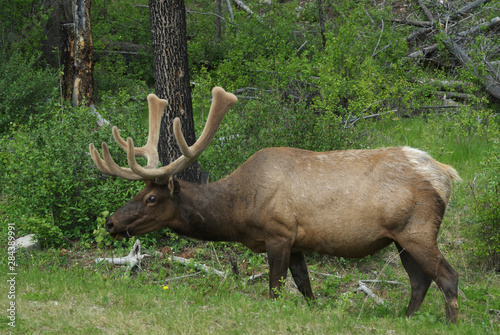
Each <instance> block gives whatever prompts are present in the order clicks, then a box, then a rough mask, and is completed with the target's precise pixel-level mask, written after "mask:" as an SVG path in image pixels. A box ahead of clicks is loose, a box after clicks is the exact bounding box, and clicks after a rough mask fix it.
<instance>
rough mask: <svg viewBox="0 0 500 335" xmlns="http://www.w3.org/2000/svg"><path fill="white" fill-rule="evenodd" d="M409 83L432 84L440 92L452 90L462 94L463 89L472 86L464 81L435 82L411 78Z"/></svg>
mask: <svg viewBox="0 0 500 335" xmlns="http://www.w3.org/2000/svg"><path fill="white" fill-rule="evenodd" d="M411 82H413V83H420V84H426V83H428V84H432V85H433V86H434V87H436V88H437V89H438V90H440V91H443V90H449V89H452V90H453V91H459V92H464V90H465V88H471V87H473V86H474V85H473V84H472V83H468V82H465V81H459V80H437V79H421V78H413V79H412V80H411Z"/></svg>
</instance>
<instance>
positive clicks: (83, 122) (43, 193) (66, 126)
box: [0, 102, 147, 246]
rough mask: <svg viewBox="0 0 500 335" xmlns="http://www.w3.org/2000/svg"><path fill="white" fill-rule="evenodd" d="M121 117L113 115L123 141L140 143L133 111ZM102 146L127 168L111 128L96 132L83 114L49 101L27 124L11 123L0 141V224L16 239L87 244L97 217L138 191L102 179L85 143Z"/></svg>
mask: <svg viewBox="0 0 500 335" xmlns="http://www.w3.org/2000/svg"><path fill="white" fill-rule="evenodd" d="M141 104H143V102H142V103H141ZM101 112H105V111H104V110H101ZM106 114H108V115H109V116H113V113H110V112H108V113H106ZM107 117H108V116H107ZM126 117H127V119H126V120H125V117H124V116H121V115H114V120H113V121H114V122H116V124H120V125H123V127H124V128H125V129H124V130H123V133H124V136H132V137H134V138H135V139H137V141H138V142H140V141H141V140H144V139H145V138H146V134H145V132H146V131H147V127H146V126H145V125H144V122H142V121H141V119H140V118H139V117H138V116H137V115H134V114H131V113H129V114H128V115H126ZM103 141H105V142H107V143H108V144H110V145H111V150H112V152H113V155H114V158H115V160H116V161H117V163H118V164H122V165H125V162H126V157H125V154H124V151H123V150H122V149H121V148H119V147H118V145H116V143H115V142H114V140H112V139H111V129H110V126H104V127H102V128H100V129H99V128H98V127H97V125H96V116H95V114H94V113H92V111H91V110H90V109H88V108H84V107H81V108H77V109H72V108H68V107H66V108H62V107H61V106H60V105H58V103H54V102H49V103H48V104H47V106H46V108H45V109H44V110H43V111H41V114H40V115H39V116H37V117H32V118H30V120H29V121H28V122H27V123H26V124H23V125H17V124H13V125H12V126H11V129H10V133H9V134H7V135H5V136H4V137H2V138H1V139H0V155H1V156H0V167H1V170H0V171H1V176H0V177H1V185H2V194H1V197H0V212H1V213H2V214H3V216H2V217H3V220H5V221H7V222H14V223H15V224H16V228H17V231H18V233H19V234H25V233H36V234H37V235H38V236H39V237H40V240H41V242H42V244H44V245H45V246H51V245H58V244H61V243H64V241H67V239H80V240H84V241H93V238H92V232H93V230H94V228H95V222H96V218H97V216H98V215H99V213H101V212H103V211H104V210H114V209H116V208H118V207H119V206H121V205H122V204H123V203H124V202H125V201H127V200H129V199H130V198H131V197H132V196H133V195H134V194H135V193H136V192H137V191H138V190H139V189H140V188H142V186H143V184H142V183H137V182H135V183H134V182H130V181H125V180H122V179H120V178H110V177H105V176H103V175H102V174H101V173H100V172H99V171H98V170H97V168H95V166H94V164H93V162H92V160H91V158H90V156H89V154H88V145H89V143H91V142H93V143H96V144H100V143H101V142H103ZM144 141H145V140H144Z"/></svg>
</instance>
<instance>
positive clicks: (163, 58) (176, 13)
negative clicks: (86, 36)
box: [149, 0, 201, 182]
mask: <svg viewBox="0 0 500 335" xmlns="http://www.w3.org/2000/svg"><path fill="white" fill-rule="evenodd" d="M149 12H150V20H151V37H152V38H151V39H152V44H153V68H154V77H155V91H156V95H157V96H158V97H159V98H161V99H166V100H167V101H168V105H167V107H166V108H165V113H164V114H163V118H162V122H161V128H160V140H159V143H158V153H159V158H160V162H161V163H162V165H168V164H169V163H171V162H172V161H174V160H175V159H177V158H178V157H179V156H180V155H181V153H180V150H179V147H178V145H177V142H176V140H175V136H174V131H173V127H172V124H173V120H174V118H175V117H178V118H179V119H180V120H181V126H182V131H183V134H184V137H185V138H186V142H187V144H188V145H192V144H193V143H194V142H195V140H196V136H195V132H194V121H193V106H192V102H191V86H190V78H189V71H188V52H187V33H186V7H185V5H184V1H183V0H149ZM200 173H201V170H200V167H199V165H198V162H194V163H193V164H192V165H191V166H190V167H188V168H187V169H186V170H184V171H183V172H181V173H180V174H179V175H178V176H177V177H178V178H179V179H183V180H186V181H191V182H198V180H199V178H200Z"/></svg>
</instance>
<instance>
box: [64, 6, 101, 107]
mask: <svg viewBox="0 0 500 335" xmlns="http://www.w3.org/2000/svg"><path fill="white" fill-rule="evenodd" d="M91 3H92V0H74V1H73V2H72V3H66V5H69V6H72V13H73V23H62V24H61V26H60V32H61V63H62V65H63V66H64V74H63V78H62V95H63V97H64V98H65V99H68V100H70V99H71V100H72V101H73V106H74V107H76V106H79V105H81V104H82V103H83V102H85V104H86V105H87V106H90V105H92V104H93V103H94V71H93V69H94V59H93V53H94V50H93V46H92V29H91V25H90V8H91Z"/></svg>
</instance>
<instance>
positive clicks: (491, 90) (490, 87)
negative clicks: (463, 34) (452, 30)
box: [444, 38, 500, 100]
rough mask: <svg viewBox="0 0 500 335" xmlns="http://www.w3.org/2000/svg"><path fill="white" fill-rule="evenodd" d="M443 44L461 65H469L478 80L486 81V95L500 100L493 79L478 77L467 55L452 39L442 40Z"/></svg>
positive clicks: (498, 88)
mask: <svg viewBox="0 0 500 335" xmlns="http://www.w3.org/2000/svg"><path fill="white" fill-rule="evenodd" d="M444 44H445V45H446V47H447V48H448V50H449V51H450V52H451V53H452V54H453V55H454V56H455V57H456V58H457V59H458V60H459V61H460V63H462V65H470V66H471V67H472V70H473V72H474V75H475V76H476V77H478V78H479V79H482V80H484V81H486V85H485V89H486V92H487V93H488V94H490V95H491V96H493V97H494V98H495V99H498V100H500V85H499V84H498V83H497V82H496V81H495V80H494V79H493V77H492V76H491V75H489V74H487V75H486V76H484V78H482V76H480V75H479V72H478V71H477V69H476V67H475V66H474V65H473V64H472V62H471V60H470V58H469V56H468V55H467V53H466V52H465V51H464V50H463V49H462V48H461V47H460V46H459V45H458V44H457V43H456V42H455V41H454V40H453V39H452V38H447V39H445V40H444Z"/></svg>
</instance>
